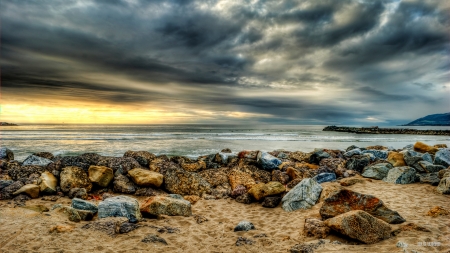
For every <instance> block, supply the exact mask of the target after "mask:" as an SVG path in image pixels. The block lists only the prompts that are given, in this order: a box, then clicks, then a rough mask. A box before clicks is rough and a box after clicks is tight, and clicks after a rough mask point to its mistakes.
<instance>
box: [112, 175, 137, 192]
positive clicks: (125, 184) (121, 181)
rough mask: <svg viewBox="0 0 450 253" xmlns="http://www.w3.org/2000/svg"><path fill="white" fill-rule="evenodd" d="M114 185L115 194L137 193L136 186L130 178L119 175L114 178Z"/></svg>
mask: <svg viewBox="0 0 450 253" xmlns="http://www.w3.org/2000/svg"><path fill="white" fill-rule="evenodd" d="M113 185H114V191H115V192H120V193H126V194H133V193H135V192H136V186H135V185H134V184H133V182H131V181H130V179H128V177H126V176H124V175H120V174H119V175H117V176H116V177H115V178H114V182H113Z"/></svg>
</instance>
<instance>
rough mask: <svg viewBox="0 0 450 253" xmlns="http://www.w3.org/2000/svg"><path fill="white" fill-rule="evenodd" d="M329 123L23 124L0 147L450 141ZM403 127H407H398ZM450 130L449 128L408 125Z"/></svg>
mask: <svg viewBox="0 0 450 253" xmlns="http://www.w3.org/2000/svg"><path fill="white" fill-rule="evenodd" d="M324 127H325V126H301V125H300V126H292V125H290V126H274V125H269V126H268V125H260V126H244V125H240V126H235V125H22V126H17V127H1V128H0V146H2V147H8V148H9V149H11V150H12V151H13V152H14V155H15V158H16V159H17V160H23V159H25V158H26V157H27V156H28V155H30V154H32V153H34V152H41V151H48V152H51V153H53V154H55V155H59V154H60V155H77V154H82V153H87V152H95V153H98V154H101V155H107V156H122V155H123V153H125V151H127V150H146V151H149V152H152V153H155V154H158V155H159V154H167V155H185V156H189V157H197V156H199V155H206V154H211V153H216V152H219V151H220V150H222V149H224V148H230V149H231V150H232V151H233V152H239V151H241V150H245V149H248V150H263V151H272V150H275V149H285V150H289V151H296V150H300V151H312V150H313V149H314V148H331V149H345V148H347V147H348V146H350V145H352V144H354V145H357V146H360V147H365V146H370V145H384V146H391V147H393V148H402V147H404V146H406V145H408V144H413V143H415V142H416V141H423V142H426V143H428V144H432V145H433V144H437V143H444V144H447V146H450V136H432V135H372V134H364V135H362V134H351V133H339V132H323V131H322V129H323V128H324ZM396 128H405V127H396ZM408 128H415V129H450V127H408Z"/></svg>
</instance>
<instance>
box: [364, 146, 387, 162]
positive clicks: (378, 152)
mask: <svg viewBox="0 0 450 253" xmlns="http://www.w3.org/2000/svg"><path fill="white" fill-rule="evenodd" d="M362 153H363V154H372V155H374V156H375V158H378V159H382V160H385V159H387V157H388V151H386V150H373V149H372V150H364V151H362Z"/></svg>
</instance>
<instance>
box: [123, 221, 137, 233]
mask: <svg viewBox="0 0 450 253" xmlns="http://www.w3.org/2000/svg"><path fill="white" fill-rule="evenodd" d="M139 227H140V226H139V225H137V224H133V223H130V222H124V223H122V224H120V227H119V233H121V234H126V233H129V232H131V231H133V230H135V229H137V228H139Z"/></svg>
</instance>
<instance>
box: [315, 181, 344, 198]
mask: <svg viewBox="0 0 450 253" xmlns="http://www.w3.org/2000/svg"><path fill="white" fill-rule="evenodd" d="M321 186H322V192H321V193H320V198H319V202H323V201H324V200H325V199H327V198H328V197H330V196H332V195H333V194H335V193H336V192H339V191H340V190H341V189H343V188H342V186H341V184H340V183H338V182H326V183H323V184H321Z"/></svg>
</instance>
